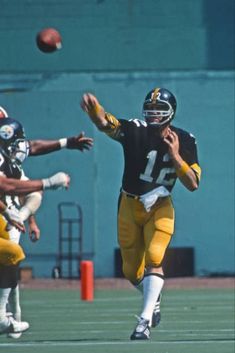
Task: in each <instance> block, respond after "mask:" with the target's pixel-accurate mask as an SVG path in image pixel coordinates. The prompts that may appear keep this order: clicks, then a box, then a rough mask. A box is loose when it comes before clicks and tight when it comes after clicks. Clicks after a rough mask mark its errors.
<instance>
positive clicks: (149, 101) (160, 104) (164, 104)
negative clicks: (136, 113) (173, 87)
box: [143, 89, 176, 128]
mask: <svg viewBox="0 0 235 353" xmlns="http://www.w3.org/2000/svg"><path fill="white" fill-rule="evenodd" d="M170 94H171V93H170V92H169V91H167V90H165V89H154V90H152V91H151V92H149V93H148V95H147V96H146V98H145V101H144V104H143V117H144V119H145V121H146V122H147V124H148V125H149V126H152V127H155V128H160V127H164V126H165V125H168V124H169V123H170V122H171V120H172V119H173V118H174V114H175V108H176V106H175V105H174V106H172V104H171V100H170V99H169V97H170Z"/></svg>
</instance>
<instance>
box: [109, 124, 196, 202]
mask: <svg viewBox="0 0 235 353" xmlns="http://www.w3.org/2000/svg"><path fill="white" fill-rule="evenodd" d="M118 121H119V127H118V130H119V132H118V134H116V135H115V137H114V136H113V138H115V140H117V141H119V142H120V143H121V144H122V146H123V150H124V162H125V166H124V173H123V179H122V188H123V190H125V191H126V192H128V193H131V194H134V195H143V194H145V193H147V192H149V191H151V190H153V189H155V188H157V187H158V186H164V187H165V188H166V189H167V190H168V191H169V192H170V191H171V190H172V188H173V186H174V185H175V182H176V179H177V175H176V171H175V168H174V166H173V163H172V161H171V159H170V156H169V154H168V145H167V144H166V143H165V142H164V141H163V139H162V138H160V137H156V134H155V132H154V129H153V128H152V127H149V126H147V124H146V122H145V121H143V120H138V119H132V120H123V119H120V120H118ZM171 129H172V130H173V131H174V132H175V133H176V134H177V135H178V137H179V144H180V150H179V153H180V155H181V157H182V158H183V160H184V161H185V162H187V163H188V164H189V165H190V166H191V165H193V164H198V158H197V149H196V141H195V138H194V136H193V135H192V134H189V133H188V132H186V131H184V130H182V129H179V128H177V127H174V126H171Z"/></svg>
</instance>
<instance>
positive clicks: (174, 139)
mask: <svg viewBox="0 0 235 353" xmlns="http://www.w3.org/2000/svg"><path fill="white" fill-rule="evenodd" d="M164 141H165V143H166V144H167V145H168V147H169V150H168V153H169V155H170V156H171V157H172V158H174V157H175V156H177V155H178V154H179V138H178V135H177V134H176V133H175V132H174V131H172V130H171V129H170V128H169V129H168V134H167V136H166V137H165V138H164Z"/></svg>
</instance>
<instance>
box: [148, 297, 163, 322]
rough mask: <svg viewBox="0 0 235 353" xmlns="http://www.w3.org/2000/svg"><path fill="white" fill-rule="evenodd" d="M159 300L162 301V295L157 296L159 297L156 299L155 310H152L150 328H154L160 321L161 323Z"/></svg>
mask: <svg viewBox="0 0 235 353" xmlns="http://www.w3.org/2000/svg"><path fill="white" fill-rule="evenodd" d="M161 299H162V294H159V297H158V299H157V301H156V304H155V308H154V310H153V316H152V324H151V327H156V326H157V325H159V324H160V321H161V312H160V303H161Z"/></svg>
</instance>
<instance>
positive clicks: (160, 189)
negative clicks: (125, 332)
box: [81, 88, 201, 340]
mask: <svg viewBox="0 0 235 353" xmlns="http://www.w3.org/2000/svg"><path fill="white" fill-rule="evenodd" d="M81 107H82V109H83V110H84V111H85V112H86V113H88V115H89V117H90V119H91V120H92V122H93V123H94V124H95V125H96V126H97V128H98V129H99V130H100V131H102V132H104V133H105V134H107V135H108V136H109V137H111V138H112V139H114V140H116V141H117V142H119V143H120V144H121V145H122V148H123V152H124V162H125V166H124V173H123V179H122V188H121V193H120V198H119V211H118V241H119V244H120V249H121V255H122V260H123V273H124V275H125V277H126V278H127V279H128V280H129V281H130V282H131V283H132V284H133V285H134V286H136V288H137V289H139V290H140V291H141V292H142V294H143V307H142V310H141V313H140V316H139V318H138V323H137V325H136V327H135V329H134V331H133V333H132V334H131V336H130V339H131V340H145V339H149V338H150V328H151V327H155V326H156V325H157V324H158V323H159V321H160V293H161V291H162V288H163V284H164V273H163V269H162V262H163V259H164V255H165V251H166V249H167V247H168V246H169V243H170V241H171V238H172V235H173V232H174V218H175V216H174V208H173V205H172V200H171V191H172V189H173V187H174V185H175V182H176V179H177V178H178V179H179V180H180V182H181V183H182V184H183V185H184V186H185V187H186V188H187V189H188V190H190V191H194V190H197V188H198V185H199V180H200V175H201V168H200V166H199V163H198V157H197V148H196V141H195V138H194V136H193V135H192V134H189V133H188V132H186V131H184V130H182V129H180V128H177V127H175V126H172V125H171V122H172V120H173V118H174V116H175V113H176V98H175V97H174V95H173V94H172V93H171V92H170V91H169V90H167V89H164V88H154V89H153V90H151V91H150V92H149V93H148V94H147V96H146V98H145V100H144V104H143V117H144V120H142V119H141V120H140V119H131V120H125V119H117V118H116V117H115V116H113V115H112V114H110V113H107V112H106V111H105V110H104V108H103V107H102V106H101V105H100V103H99V101H98V99H97V98H96V97H95V96H94V95H92V94H90V93H86V94H84V95H83V98H82V101H81Z"/></svg>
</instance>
